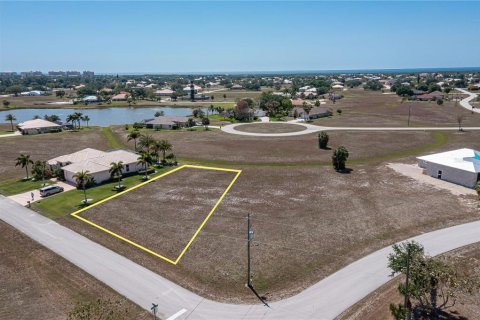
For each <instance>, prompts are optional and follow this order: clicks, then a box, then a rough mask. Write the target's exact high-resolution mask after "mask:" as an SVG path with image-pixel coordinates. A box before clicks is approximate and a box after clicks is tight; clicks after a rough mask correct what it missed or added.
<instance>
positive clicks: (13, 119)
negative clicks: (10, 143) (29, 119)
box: [5, 113, 17, 131]
mask: <svg viewBox="0 0 480 320" xmlns="http://www.w3.org/2000/svg"><path fill="white" fill-rule="evenodd" d="M15 120H17V118H15V116H14V115H13V114H11V113H9V114H7V115H6V116H5V121H10V125H11V126H12V131H13V121H15Z"/></svg>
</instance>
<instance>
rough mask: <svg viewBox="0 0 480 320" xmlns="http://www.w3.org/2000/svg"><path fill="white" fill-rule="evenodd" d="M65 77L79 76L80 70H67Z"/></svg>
mask: <svg viewBox="0 0 480 320" xmlns="http://www.w3.org/2000/svg"><path fill="white" fill-rule="evenodd" d="M66 74H67V77H80V76H81V75H82V74H81V73H80V71H67V72H66Z"/></svg>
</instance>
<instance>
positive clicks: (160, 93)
mask: <svg viewBox="0 0 480 320" xmlns="http://www.w3.org/2000/svg"><path fill="white" fill-rule="evenodd" d="M172 94H173V90H171V89H162V90H157V91H155V95H156V96H157V97H170V96H171V95H172Z"/></svg>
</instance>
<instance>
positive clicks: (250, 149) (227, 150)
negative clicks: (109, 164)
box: [114, 125, 468, 166]
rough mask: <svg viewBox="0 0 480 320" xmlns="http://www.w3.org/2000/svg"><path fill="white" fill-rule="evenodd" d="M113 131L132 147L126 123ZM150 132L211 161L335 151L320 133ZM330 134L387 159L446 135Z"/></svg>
mask: <svg viewBox="0 0 480 320" xmlns="http://www.w3.org/2000/svg"><path fill="white" fill-rule="evenodd" d="M268 126H270V125H268ZM241 127H243V126H241ZM241 127H240V128H241ZM114 132H115V133H116V134H117V135H118V136H119V137H120V139H122V141H124V143H127V144H128V145H129V146H130V147H131V148H133V141H130V142H127V140H126V136H127V134H128V133H127V132H126V131H125V129H124V128H122V127H116V128H115V129H114ZM467 134H468V133H465V135H467ZM151 135H152V136H154V137H155V138H159V139H168V140H169V141H170V142H172V144H173V146H174V152H175V154H176V155H177V157H178V158H180V159H182V160H188V161H194V162H195V161H201V162H205V163H207V164H219V165H228V164H230V165H245V164H252V165H253V164H254V165H264V166H265V165H276V166H284V165H302V166H305V165H329V164H330V163H331V156H332V151H331V150H321V149H319V148H318V137H317V134H309V135H301V136H296V137H281V138H272V137H265V138H260V137H249V136H240V135H233V134H226V133H224V132H222V131H219V130H217V131H203V132H189V131H183V132H182V131H170V132H165V131H164V132H155V131H151ZM329 135H330V142H329V146H330V147H331V148H335V147H338V146H339V145H344V146H346V147H347V149H348V150H349V152H350V159H351V160H352V161H360V160H361V161H371V160H377V161H378V160H388V159H386V158H383V157H384V156H385V155H392V156H393V157H394V158H395V157H399V156H405V155H408V153H409V152H410V151H412V152H413V153H415V154H418V153H422V152H427V151H429V150H431V148H432V147H434V148H438V147H439V145H441V144H443V142H445V141H444V140H446V138H445V137H446V136H445V134H444V133H431V132H329ZM387 158H388V157H387Z"/></svg>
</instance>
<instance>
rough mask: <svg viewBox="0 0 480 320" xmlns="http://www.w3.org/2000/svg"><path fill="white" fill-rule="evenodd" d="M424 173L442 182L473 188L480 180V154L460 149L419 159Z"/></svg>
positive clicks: (471, 150)
mask: <svg viewBox="0 0 480 320" xmlns="http://www.w3.org/2000/svg"><path fill="white" fill-rule="evenodd" d="M417 160H418V165H419V166H420V167H421V168H423V169H424V173H425V174H428V175H429V176H432V177H434V178H438V179H441V180H445V181H449V182H453V183H456V184H459V185H462V186H465V187H469V188H473V187H475V185H476V184H477V182H478V181H479V180H480V152H478V151H475V150H473V149H467V148H464V149H458V150H452V151H447V152H441V153H435V154H431V155H428V156H423V157H418V158H417Z"/></svg>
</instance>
